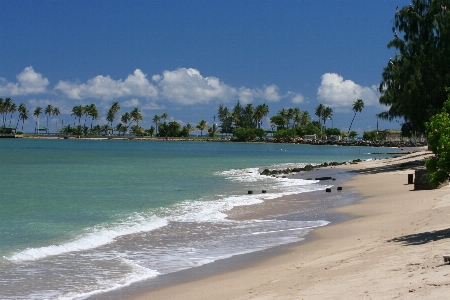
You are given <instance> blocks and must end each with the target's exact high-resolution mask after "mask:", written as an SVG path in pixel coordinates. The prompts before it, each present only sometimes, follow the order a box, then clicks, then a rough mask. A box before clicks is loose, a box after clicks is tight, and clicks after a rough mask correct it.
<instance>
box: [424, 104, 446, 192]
mask: <svg viewBox="0 0 450 300" xmlns="http://www.w3.org/2000/svg"><path fill="white" fill-rule="evenodd" d="M425 127H426V129H427V131H428V146H429V149H430V150H431V151H433V153H434V154H435V156H434V157H432V158H429V159H428V160H427V161H426V167H427V170H428V175H429V178H430V183H431V185H432V186H433V187H434V188H436V187H438V186H439V185H440V184H441V183H443V182H445V181H446V180H447V179H448V178H449V175H450V96H449V97H448V100H447V101H446V102H445V103H444V107H443V108H442V111H441V112H440V113H438V114H435V115H434V116H432V117H431V118H430V121H429V122H427V123H425Z"/></svg>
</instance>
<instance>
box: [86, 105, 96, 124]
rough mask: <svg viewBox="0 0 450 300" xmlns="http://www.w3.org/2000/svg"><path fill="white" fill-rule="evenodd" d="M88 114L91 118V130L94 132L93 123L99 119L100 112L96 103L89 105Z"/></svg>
mask: <svg viewBox="0 0 450 300" xmlns="http://www.w3.org/2000/svg"><path fill="white" fill-rule="evenodd" d="M86 113H87V115H88V116H89V117H91V130H92V123H93V122H94V120H97V119H98V110H97V106H95V104H94V103H91V104H90V105H87V107H86Z"/></svg>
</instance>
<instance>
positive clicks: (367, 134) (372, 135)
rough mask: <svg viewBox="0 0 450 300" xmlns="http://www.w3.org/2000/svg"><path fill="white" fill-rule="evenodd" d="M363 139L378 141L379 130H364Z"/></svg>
mask: <svg viewBox="0 0 450 300" xmlns="http://www.w3.org/2000/svg"><path fill="white" fill-rule="evenodd" d="M363 140H366V141H376V140H377V132H376V131H375V130H373V131H364V133H363Z"/></svg>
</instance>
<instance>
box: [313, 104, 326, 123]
mask: <svg viewBox="0 0 450 300" xmlns="http://www.w3.org/2000/svg"><path fill="white" fill-rule="evenodd" d="M324 109H325V106H324V105H323V104H322V103H320V104H319V105H318V106H317V107H316V111H315V115H316V116H318V117H319V122H320V121H321V120H322V114H323V110H324Z"/></svg>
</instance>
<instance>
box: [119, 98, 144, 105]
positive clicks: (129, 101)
mask: <svg viewBox="0 0 450 300" xmlns="http://www.w3.org/2000/svg"><path fill="white" fill-rule="evenodd" d="M140 105H141V103H140V102H139V99H136V98H133V99H130V100H126V101H124V102H122V106H123V107H138V106H140Z"/></svg>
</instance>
